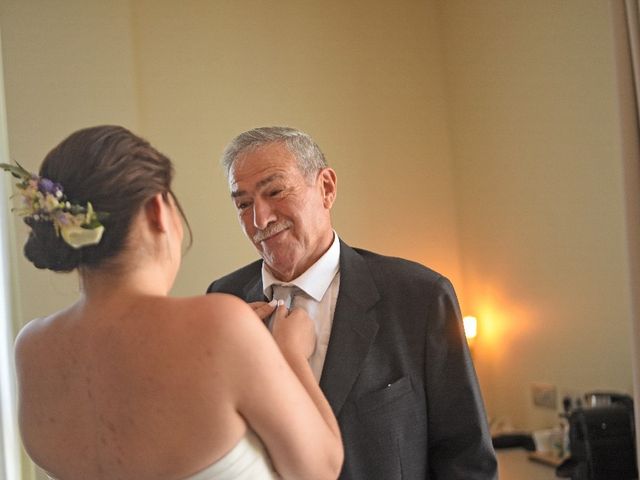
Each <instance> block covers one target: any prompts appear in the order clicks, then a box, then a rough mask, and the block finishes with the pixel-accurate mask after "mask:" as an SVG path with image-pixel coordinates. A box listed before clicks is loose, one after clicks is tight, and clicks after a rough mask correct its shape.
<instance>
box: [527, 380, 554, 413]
mask: <svg viewBox="0 0 640 480" xmlns="http://www.w3.org/2000/svg"><path fill="white" fill-rule="evenodd" d="M531 395H532V398H533V404H534V405H535V406H537V407H541V408H549V409H551V410H556V409H557V408H558V390H557V389H556V386H555V385H551V384H550V383H538V382H536V383H532V384H531Z"/></svg>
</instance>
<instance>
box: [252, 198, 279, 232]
mask: <svg viewBox="0 0 640 480" xmlns="http://www.w3.org/2000/svg"><path fill="white" fill-rule="evenodd" d="M275 220H276V215H275V212H274V211H273V209H272V208H271V205H270V204H269V202H266V201H264V200H259V199H257V200H254V202H253V226H254V227H256V228H258V229H260V230H263V229H265V228H266V227H267V225H269V224H270V223H271V222H273V221H275Z"/></svg>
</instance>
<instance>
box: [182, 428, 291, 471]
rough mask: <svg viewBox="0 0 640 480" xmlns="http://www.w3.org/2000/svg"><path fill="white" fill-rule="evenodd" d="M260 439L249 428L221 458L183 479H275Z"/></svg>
mask: <svg viewBox="0 0 640 480" xmlns="http://www.w3.org/2000/svg"><path fill="white" fill-rule="evenodd" d="M279 478H280V476H278V474H277V473H276V472H275V470H274V469H273V467H272V465H271V460H270V459H269V456H268V454H267V451H266V450H265V448H264V445H263V444H262V441H261V440H260V439H259V438H258V436H257V435H256V434H255V433H253V432H252V431H251V430H247V433H246V434H245V436H244V437H242V438H241V439H240V441H239V442H238V443H237V444H236V445H235V446H234V447H233V448H232V449H231V450H230V451H229V452H228V453H226V454H225V455H224V456H223V457H222V458H220V459H219V460H218V461H216V462H215V463H214V464H212V465H211V466H209V467H207V468H205V469H204V470H201V471H200V472H198V473H196V474H194V475H191V476H189V477H187V478H185V479H183V480H277V479H279Z"/></svg>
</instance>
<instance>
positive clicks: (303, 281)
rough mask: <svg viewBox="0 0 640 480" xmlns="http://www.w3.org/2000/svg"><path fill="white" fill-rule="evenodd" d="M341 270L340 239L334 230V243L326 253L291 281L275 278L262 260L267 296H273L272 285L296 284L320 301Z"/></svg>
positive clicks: (263, 284) (263, 281)
mask: <svg viewBox="0 0 640 480" xmlns="http://www.w3.org/2000/svg"><path fill="white" fill-rule="evenodd" d="M338 270H340V240H339V239H338V235H337V234H336V232H335V231H334V232H333V243H331V246H330V247H329V250H327V251H326V252H325V253H324V255H322V256H321V257H320V258H319V259H318V261H316V263H314V264H313V265H311V267H309V268H308V269H307V270H306V271H305V272H303V273H302V275H300V276H299V277H298V278H294V279H293V280H291V281H290V282H286V283H283V282H281V281H280V280H278V279H277V278H275V277H274V276H273V275H272V274H271V272H270V271H269V270H268V269H267V268H266V267H265V265H264V262H262V288H263V291H264V295H265V296H266V297H267V298H272V290H273V289H272V286H273V284H278V285H287V286H288V285H295V286H296V287H298V288H300V289H302V290H304V291H305V292H306V293H307V295H309V296H310V297H312V298H313V299H314V300H315V301H317V302H319V301H320V300H322V297H324V294H325V292H326V291H327V288H329V285H331V282H332V281H333V277H335V276H336V273H338Z"/></svg>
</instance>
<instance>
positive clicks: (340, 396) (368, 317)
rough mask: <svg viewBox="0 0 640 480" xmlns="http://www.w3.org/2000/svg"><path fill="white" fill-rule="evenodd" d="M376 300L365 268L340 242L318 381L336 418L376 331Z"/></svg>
mask: <svg viewBox="0 0 640 480" xmlns="http://www.w3.org/2000/svg"><path fill="white" fill-rule="evenodd" d="M379 299H380V295H379V293H378V289H377V288H376V286H375V284H374V283H373V280H372V279H371V273H370V272H369V268H368V266H367V264H366V263H365V261H364V260H363V259H362V257H361V256H360V255H359V254H358V253H357V252H356V251H355V250H353V249H352V248H351V247H349V246H348V245H347V244H345V243H344V242H342V241H341V242H340V290H339V292H338V300H337V302H336V310H335V313H334V316H333V326H332V328H331V336H330V339H329V346H328V348H327V356H326V359H325V363H324V368H323V370H322V376H321V378H320V387H321V388H322V390H323V392H324V393H325V395H326V397H327V399H328V400H329V403H330V404H331V407H332V408H333V411H334V412H335V414H336V416H337V415H338V413H339V412H340V410H341V409H342V406H343V405H344V402H345V400H346V398H347V395H348V394H349V392H350V390H351V387H352V386H353V383H354V382H355V380H356V378H357V377H358V373H359V372H360V369H361V367H362V363H363V361H364V359H365V357H366V356H367V353H368V351H369V348H370V346H371V344H372V343H373V340H374V338H375V336H376V333H377V331H378V322H377V320H376V313H375V310H374V309H373V308H372V307H373V306H374V305H375V304H376V303H377V302H378V300H379Z"/></svg>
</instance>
